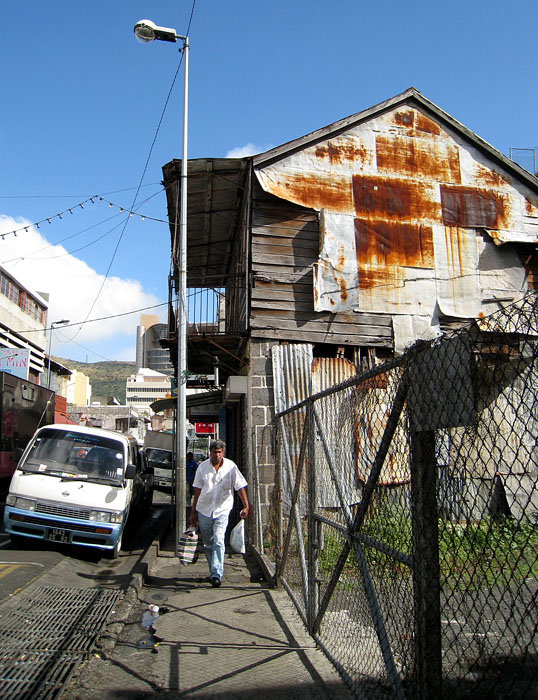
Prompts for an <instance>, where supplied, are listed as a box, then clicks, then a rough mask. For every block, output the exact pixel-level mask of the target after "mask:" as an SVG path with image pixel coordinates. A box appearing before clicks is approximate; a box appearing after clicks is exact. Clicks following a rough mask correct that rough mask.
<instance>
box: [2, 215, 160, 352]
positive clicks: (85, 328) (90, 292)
mask: <svg viewBox="0 0 538 700" xmlns="http://www.w3.org/2000/svg"><path fill="white" fill-rule="evenodd" d="M23 226H28V230H27V231H26V232H25V231H23V232H21V233H19V235H18V236H16V237H15V236H14V235H13V234H10V235H7V236H5V239H4V240H2V241H1V245H0V265H1V266H2V267H3V268H4V269H5V270H6V271H7V272H9V273H10V274H12V275H13V276H14V277H15V279H17V280H19V281H20V282H21V283H22V284H23V285H24V286H25V287H26V288H27V289H29V290H30V291H32V292H43V293H48V294H49V313H48V320H49V323H50V322H52V321H55V320H59V319H65V318H67V319H69V320H70V321H71V322H72V323H77V325H73V326H71V327H65V328H59V329H58V330H57V331H55V334H54V335H55V340H54V342H55V346H56V347H55V348H53V354H58V355H60V356H61V357H66V358H67V357H68V358H70V359H77V358H79V357H80V358H81V359H82V360H83V359H84V358H85V356H87V355H88V352H87V350H90V351H95V352H96V353H98V354H101V355H102V357H106V358H107V359H119V358H118V357H117V356H116V355H122V356H125V355H126V354H127V353H128V350H127V347H128V346H130V347H131V348H132V350H131V352H130V355H131V357H134V354H135V350H134V347H135V342H136V340H135V339H136V326H137V325H138V323H139V314H129V315H126V316H118V314H124V313H126V312H129V311H133V310H136V309H144V308H147V307H150V306H154V305H156V304H159V302H160V301H161V300H160V299H158V298H157V297H156V296H155V295H153V294H148V293H146V292H145V291H144V289H143V287H142V285H141V283H140V282H138V281H137V280H131V279H121V278H120V277H115V276H111V277H108V279H107V280H106V282H105V285H104V287H103V289H102V291H101V293H100V295H99V298H98V299H97V302H96V303H95V306H94V307H93V309H92V310H91V313H90V318H89V320H91V319H97V318H102V319H106V318H107V317H111V316H112V317H115V318H111V319H109V320H102V321H95V322H91V323H90V322H89V323H85V324H83V323H82V322H83V321H84V320H85V319H86V316H87V315H88V313H89V312H90V309H91V308H92V304H93V302H94V300H95V298H96V296H97V294H98V293H99V290H100V288H101V286H102V284H103V280H104V275H102V274H99V273H98V272H96V271H95V270H94V269H92V268H91V267H90V266H89V265H88V264H87V263H85V262H84V261H83V260H81V259H79V258H77V257H75V256H74V255H71V254H68V253H67V252H66V250H65V248H64V247H63V246H61V245H50V244H49V243H48V241H47V240H46V239H45V238H44V237H43V236H42V235H41V234H40V233H39V232H38V231H37V230H36V229H35V228H34V227H33V226H32V225H31V223H30V222H29V221H26V220H24V219H13V218H11V217H9V216H0V235H1V234H2V233H9V232H11V231H14V230H15V229H20V228H21V227H23ZM47 246H48V247H47ZM43 248H46V249H45V250H40V249H43ZM37 251H39V252H37ZM165 308H166V307H161V308H157V309H153V310H148V311H146V312H145V313H150V314H155V315H162V314H163V309H165ZM78 322H81V323H78ZM73 341H74V342H73ZM77 344H80V345H84V346H86V348H83V349H81V348H80V346H79V345H77ZM116 348H117V352H116ZM98 359H102V358H100V357H96V356H91V355H90V357H89V361H90V362H96V361H97V360H98Z"/></svg>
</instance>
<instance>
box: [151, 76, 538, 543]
mask: <svg viewBox="0 0 538 700" xmlns="http://www.w3.org/2000/svg"><path fill="white" fill-rule="evenodd" d="M180 170H181V161H178V160H173V161H172V162H170V163H168V164H167V165H165V166H164V168H163V172H164V182H165V186H166V192H167V199H168V210H169V219H170V226H171V233H172V270H173V272H172V275H171V285H170V290H171V291H170V297H171V300H172V299H173V298H174V297H175V292H176V288H177V280H178V274H177V246H178V236H177V235H176V231H177V230H178V229H177V221H178V220H179V214H178V211H177V207H178V202H179V197H178V187H179V180H180V177H179V176H180ZM187 191H188V195H187V202H188V204H187V206H188V211H187V221H188V249H187V259H188V263H187V266H188V270H187V285H188V288H189V290H188V291H189V294H188V296H189V343H188V368H189V370H190V371H191V372H194V373H200V374H212V373H213V372H214V371H215V370H217V372H218V376H219V383H220V385H221V387H222V388H221V389H220V394H219V395H218V396H219V401H220V405H221V406H222V410H221V417H220V422H221V435H223V436H224V437H225V438H226V439H227V441H228V445H229V454H230V456H232V457H233V458H234V459H236V461H237V462H238V463H239V465H240V466H241V468H242V469H243V471H244V472H245V473H246V475H247V478H248V480H249V483H250V487H251V499H252V500H253V502H254V504H255V506H256V508H255V513H256V519H255V522H254V523H253V531H252V536H253V537H254V538H255V539H256V540H257V541H258V542H259V541H261V538H262V536H263V530H264V524H265V523H266V522H267V518H268V517H269V513H268V510H269V504H270V502H271V495H272V489H273V462H274V458H273V455H272V452H271V432H270V428H269V427H268V426H270V423H271V420H272V418H273V416H274V414H275V411H279V410H282V409H283V408H286V407H288V406H289V405H292V404H293V403H295V402H297V401H299V400H301V399H302V398H304V397H305V396H307V395H308V394H309V393H312V392H314V391H319V390H320V389H323V388H325V387H327V386H329V385H331V384H333V383H336V382H340V381H342V380H343V379H345V378H346V377H348V376H350V374H354V373H355V372H357V371H358V370H362V369H365V368H368V367H371V366H372V365H373V364H375V363H378V362H381V361H383V360H385V359H387V358H390V357H392V356H393V355H394V354H397V353H400V352H402V351H403V350H404V349H405V348H406V347H407V346H409V345H411V344H412V343H413V342H415V341H416V340H417V339H421V338H423V339H430V338H433V337H436V336H437V335H440V334H442V333H443V331H444V330H445V329H447V328H449V327H454V326H455V325H458V324H461V323H462V322H465V321H467V320H469V319H473V318H479V317H481V316H485V315H488V314H489V313H491V312H493V311H495V310H497V309H499V308H500V307H501V306H502V305H504V304H507V303H510V302H511V301H513V300H516V299H518V298H520V297H521V296H522V295H523V294H524V293H525V292H526V291H527V290H528V289H535V288H536V284H537V277H536V243H537V242H538V180H537V179H536V178H535V177H534V176H533V175H532V174H530V173H528V172H527V171H525V170H524V169H522V168H521V167H519V166H518V165H516V164H515V163H513V162H512V161H510V160H509V159H508V158H506V157H505V156H503V155H502V154H501V153H500V152H498V151H497V150H495V149H494V148H493V147H492V146H490V145H489V144H487V143H486V142H484V141H483V140H481V139H480V138H479V137H478V136H476V134H474V133H473V132H471V131H470V130H469V129H467V128H466V127H464V126H463V125H462V124H460V123H459V122H457V121H456V120H455V119H454V118H452V117H451V116H449V115H448V114H446V113H445V112H443V111H442V110H441V109H439V108H438V107H437V106H436V105H434V104H433V103H431V102H430V101H428V100H427V99H426V98H425V97H423V96H422V95H421V94H420V93H419V92H418V91H417V90H415V89H414V88H410V89H409V90H407V91H406V92H404V93H402V94H400V95H398V96H396V97H394V98H391V99H389V100H386V101H385V102H382V103H381V104H379V105H376V106H375V107H372V108H370V109H367V110H365V111H362V112H359V113H357V114H354V115H352V116H350V117H347V118H345V119H342V120H340V121H338V122H335V123H334V124H331V125H330V126H327V127H324V128H322V129H319V130H318V131H315V132H313V133H311V134H308V135H307V136H303V137H301V138H299V139H296V140H295V141H291V142H289V143H286V144H283V145H282V146H279V147H277V148H274V149H272V150H270V151H268V152H266V153H262V154H259V155H257V156H253V157H249V158H241V159H219V158H209V159H197V160H191V161H189V163H188V190H187ZM175 326H176V321H175V317H174V305H173V304H172V303H171V307H170V328H171V329H172V330H171V331H170V337H169V339H168V344H169V346H170V350H171V358H172V360H173V361H174V362H175V358H176V354H177V353H176V347H177V340H176V336H175V332H174V329H175ZM214 399H215V394H213V396H212V397H211V400H214Z"/></svg>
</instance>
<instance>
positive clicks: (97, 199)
mask: <svg viewBox="0 0 538 700" xmlns="http://www.w3.org/2000/svg"><path fill="white" fill-rule="evenodd" d="M96 203H97V204H101V203H104V204H108V207H109V208H111V207H114V208H115V209H117V210H118V213H119V214H123V213H125V214H126V215H128V216H129V217H132V216H136V217H138V218H139V219H140V220H141V221H144V220H146V219H147V220H148V221H157V222H159V223H162V224H168V221H167V220H166V219H158V218H156V217H154V216H148V215H147V214H141V213H140V212H137V211H134V210H133V209H129V208H128V207H127V208H126V207H122V206H120V205H119V204H115V203H114V202H111V201H110V200H109V199H106V198H105V197H103V196H102V195H99V194H96V195H93V197H88V198H87V199H85V200H83V201H82V202H78V204H75V205H73V206H72V207H68V208H67V209H65V210H64V211H61V212H58V213H57V214H53V215H51V216H47V217H45V218H44V219H41V221H35V222H34V223H33V224H25V225H24V226H20V228H17V229H14V230H13V231H4V232H3V233H1V234H0V238H1V239H2V240H4V239H5V237H6V236H15V237H16V236H17V234H19V233H21V232H22V231H25V232H26V233H28V230H29V229H30V228H33V227H35V228H39V227H40V226H42V225H43V224H46V223H49V224H52V222H53V220H54V219H63V217H64V216H65V215H66V214H74V213H75V212H76V211H79V210H81V209H84V205H85V204H96Z"/></svg>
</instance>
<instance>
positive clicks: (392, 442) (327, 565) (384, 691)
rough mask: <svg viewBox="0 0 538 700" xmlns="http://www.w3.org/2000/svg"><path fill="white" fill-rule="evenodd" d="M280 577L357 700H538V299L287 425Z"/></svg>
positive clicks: (428, 346) (367, 379)
mask: <svg viewBox="0 0 538 700" xmlns="http://www.w3.org/2000/svg"><path fill="white" fill-rule="evenodd" d="M274 426H275V436H274V437H275V440H274V445H275V449H276V455H277V476H278V480H279V483H278V487H277V488H278V494H279V498H278V499H277V501H278V503H277V508H276V510H275V513H276V517H274V519H273V523H272V525H271V526H270V530H269V532H268V533H267V538H266V539H267V541H268V542H270V543H271V544H269V545H268V549H267V553H269V554H271V555H272V556H273V558H274V560H275V561H276V575H277V579H278V580H279V581H280V582H281V583H282V585H284V586H285V588H286V589H287V591H288V593H289V594H290V596H291V597H292V599H293V601H294V603H295V605H296V606H297V609H298V611H299V613H300V614H301V616H302V618H303V621H304V623H305V624H306V626H307V628H308V630H309V632H310V633H311V634H312V635H313V636H314V637H315V639H316V640H317V641H318V643H319V644H320V646H321V647H322V648H323V649H324V651H325V652H326V654H327V655H328V656H329V658H330V659H331V660H332V661H333V663H334V664H335V665H336V667H337V668H338V669H339V670H340V672H341V674H342V676H343V677H344V678H345V680H346V681H347V683H348V684H349V686H350V688H351V689H352V690H353V691H354V693H355V695H356V696H357V697H362V698H368V699H375V698H394V697H396V698H436V699H439V698H450V700H457V699H458V698H469V697H472V698H514V697H517V698H535V697H538V633H537V627H538V613H537V602H538V601H537V596H538V484H537V476H538V447H537V438H538V300H537V297H536V296H535V295H529V296H526V297H525V298H524V299H523V300H521V301H520V302H518V303H515V304H513V305H511V306H510V307H509V308H506V309H504V310H503V311H501V312H498V313H496V314H494V315H492V316H489V317H487V318H485V319H482V320H480V321H477V322H475V323H473V324H470V325H468V326H466V327H465V328H462V329H460V330H458V331H457V332H453V333H451V334H450V335H448V334H447V335H444V336H442V337H441V338H439V339H437V340H436V341H432V342H421V343H417V344H416V345H414V346H413V347H412V348H410V349H409V351H407V352H406V353H405V354H404V355H402V356H400V357H399V358H398V359H397V360H395V361H394V362H392V363H390V364H386V365H382V366H380V367H379V368H376V369H375V370H372V371H370V372H368V373H366V374H364V375H360V376H357V377H355V378H353V379H351V380H349V381H347V382H346V383H344V384H341V385H339V386H338V387H334V388H333V389H330V390H327V391H325V392H323V393H320V394H317V395H315V396H312V397H310V398H308V399H307V400H306V401H303V402H302V403H300V404H298V405H296V406H294V407H292V408H290V409H288V410H287V411H283V412H282V413H280V414H278V416H277V417H276V419H275V422H274Z"/></svg>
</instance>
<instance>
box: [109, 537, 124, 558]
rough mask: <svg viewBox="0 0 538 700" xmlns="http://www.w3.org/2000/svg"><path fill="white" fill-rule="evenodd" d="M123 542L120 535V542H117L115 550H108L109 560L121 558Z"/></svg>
mask: <svg viewBox="0 0 538 700" xmlns="http://www.w3.org/2000/svg"><path fill="white" fill-rule="evenodd" d="M121 540H122V536H121V535H120V537H119V539H118V541H117V542H116V544H115V546H114V549H107V550H106V552H107V555H108V557H109V559H117V558H118V557H119V556H120V551H121Z"/></svg>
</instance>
